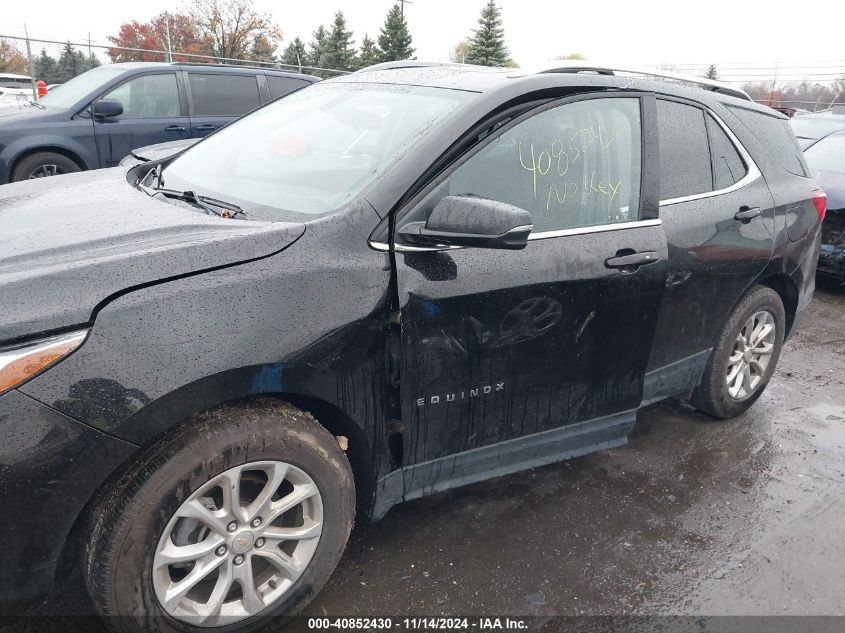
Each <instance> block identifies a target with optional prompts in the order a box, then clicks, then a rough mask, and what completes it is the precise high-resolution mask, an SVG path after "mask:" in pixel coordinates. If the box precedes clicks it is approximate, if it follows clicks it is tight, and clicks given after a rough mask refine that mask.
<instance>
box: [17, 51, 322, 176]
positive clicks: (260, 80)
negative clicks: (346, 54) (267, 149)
mask: <svg viewBox="0 0 845 633" xmlns="http://www.w3.org/2000/svg"><path fill="white" fill-rule="evenodd" d="M315 81H319V79H318V78H317V77H312V76H310V75H300V74H298V73H291V72H284V71H280V70H273V69H261V68H250V67H242V66H219V65H202V64H164V63H152V62H134V63H125V64H110V65H108V66H100V67H99V68H95V69H93V70H89V71H88V72H86V73H83V74H81V75H79V76H78V77H74V78H73V79H71V80H70V81H68V82H67V83H65V84H62V86H61V88H60V89H57V90H56V91H55V92H51V93H50V94H48V95H47V96H46V97H44V98H42V99H41V100H39V101H38V102H32V101H29V102H26V103H24V104H22V105H21V106H19V107H10V108H3V109H2V110H0V184H4V183H7V182H17V181H19V180H27V179H29V178H42V177H44V176H55V175H58V174H66V173H71V172H76V171H81V170H83V169H96V168H98V167H114V166H115V165H117V164H118V162H119V161H120V160H121V159H122V158H123V157H125V156H127V155H128V154H129V153H130V152H131V151H132V150H133V149H136V148H139V147H143V146H145V145H152V144H154V143H164V142H168V141H178V140H180V139H192V138H199V137H203V136H206V135H208V134H210V133H211V132H213V131H214V130H216V129H218V128H220V127H222V126H224V125H226V124H227V123H229V122H230V121H233V120H234V119H235V118H237V117H239V116H241V115H243V114H246V113H247V112H249V111H250V110H254V109H255V108H257V107H259V106H261V105H262V104H265V103H267V102H269V101H271V100H272V99H276V98H278V97H281V96H284V95H286V94H289V93H291V92H293V91H294V90H298V89H299V88H302V87H304V86H308V85H310V84H312V83H314V82H315Z"/></svg>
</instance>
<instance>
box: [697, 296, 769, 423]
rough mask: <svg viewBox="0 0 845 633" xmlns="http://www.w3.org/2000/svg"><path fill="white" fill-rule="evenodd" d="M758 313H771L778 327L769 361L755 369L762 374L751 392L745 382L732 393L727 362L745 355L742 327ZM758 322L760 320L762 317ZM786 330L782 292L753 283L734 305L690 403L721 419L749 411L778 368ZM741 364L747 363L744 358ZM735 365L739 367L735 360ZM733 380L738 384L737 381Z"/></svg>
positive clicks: (764, 318) (758, 373)
mask: <svg viewBox="0 0 845 633" xmlns="http://www.w3.org/2000/svg"><path fill="white" fill-rule="evenodd" d="M759 314H768V315H770V316H771V320H772V322H773V323H774V328H775V329H774V332H773V334H772V335H771V337H770V342H771V345H772V349H771V353H770V354H767V355H766V356H768V357H769V360H768V362H767V363H766V366H765V369H764V371H762V372H759V371H757V373H756V374H755V373H753V371H752V374H751V375H752V376H755V375H756V376H759V381H758V382H757V383H756V385H755V386H754V388H753V389H751V390H750V393H749V391H748V390H747V389H746V387H745V386H743V387H742V388H741V391H740V393H739V394H737V396H734V395H732V393H731V390H732V389H733V388H734V387H732V386H731V387H729V385H728V378H729V374H728V369H729V367H728V366H729V363H730V362H731V360H732V357H733V358H734V359H736V358H737V357H739V356H742V353H741V352H738V351H737V350H736V349H735V346H736V345H740V343H739V342H738V337H739V335H740V333H741V332H742V331H743V328H745V327H746V325H747V324H748V323H749V320H750V319H751V318H752V317H755V316H756V315H759ZM766 318H767V317H765V316H763V317H762V320H766ZM757 323H761V321H758V322H757ZM758 327H759V325H758ZM747 331H748V330H747V329H746V332H747ZM785 332H786V314H785V312H784V309H783V302H782V301H781V298H780V295H778V293H777V292H775V291H774V290H772V289H771V288H767V287H765V286H754V287H753V288H752V289H751V290H750V291H749V292H748V293H747V294H746V295H745V296H744V297H743V298H742V299H741V300H740V301H739V303H738V304H737V305H736V306H735V307H734V309H733V310H732V311H731V313H730V315H729V316H728V319H727V321H726V322H725V325H724V327H722V330H721V332H720V333H719V336H718V338H717V340H716V345H715V346H714V348H713V352H712V353H711V354H710V358H709V360H708V361H707V365H706V366H705V369H704V375H703V376H702V379H701V383H700V384H699V386H698V387H697V388H696V390H695V391H694V392H693V395H692V398H691V399H690V402H691V404H692V405H693V406H694V407H695V408H696V409H698V410H699V411H703V412H704V413H708V414H710V415H712V416H713V417H716V418H721V419H726V418H732V417H735V416H737V415H739V414H741V413H743V412H744V411H746V410H747V409H748V408H749V407H751V405H753V404H754V403H755V402H756V401H757V398H759V397H760V394H762V393H763V390H764V389H765V388H766V385H767V384H768V383H769V379H770V378H771V377H772V374H773V373H774V371H775V367H776V365H777V361H778V358H780V352H781V349H782V347H783V338H784V333H785ZM753 356H754V354H751V357H753ZM760 358H762V356H761V357H760ZM740 365H743V366H744V361H743V363H740ZM733 366H734V367H736V363H734V365H733ZM758 369H759V365H758ZM740 382H743V384H744V381H742V380H741V381H740ZM733 384H734V385H735V384H736V383H733Z"/></svg>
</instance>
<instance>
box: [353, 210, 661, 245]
mask: <svg viewBox="0 0 845 633" xmlns="http://www.w3.org/2000/svg"><path fill="white" fill-rule="evenodd" d="M661 224H663V221H662V220H661V219H660V218H652V219H649V220H631V221H630V222H614V223H612V224H596V225H595V226H581V227H577V228H572V229H557V230H554V231H539V232H537V233H531V234H530V235H529V236H528V241H529V242H533V241H534V240H546V239H549V238H553V237H568V236H572V235H588V234H590V233H605V232H607V231H621V230H622V229H639V228H644V227H648V226H660V225H661ZM518 228H523V227H518ZM514 230H516V229H514ZM369 245H370V248H373V249H374V250H377V251H387V250H388V245H387V244H385V243H384V242H373V241H372V240H371V241H370V242H369ZM460 248H467V247H465V246H406V245H405V244H396V246H395V250H396V252H397V253H420V252H430V251H450V250H455V249H460Z"/></svg>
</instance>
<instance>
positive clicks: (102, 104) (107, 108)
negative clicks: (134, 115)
mask: <svg viewBox="0 0 845 633" xmlns="http://www.w3.org/2000/svg"><path fill="white" fill-rule="evenodd" d="M91 111H92V113H93V114H94V116H95V117H97V118H98V119H105V118H107V117H111V116H120V115H121V114H123V104H122V103H121V102H120V101H118V100H117V99H100V100H99V101H95V102H94V106H93V107H92V108H91Z"/></svg>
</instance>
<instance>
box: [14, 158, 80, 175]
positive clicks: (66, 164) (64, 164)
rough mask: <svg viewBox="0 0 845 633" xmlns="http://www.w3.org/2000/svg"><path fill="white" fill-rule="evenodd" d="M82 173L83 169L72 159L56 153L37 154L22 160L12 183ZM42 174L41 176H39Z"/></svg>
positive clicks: (17, 166)
mask: <svg viewBox="0 0 845 633" xmlns="http://www.w3.org/2000/svg"><path fill="white" fill-rule="evenodd" d="M77 171H82V168H81V167H80V166H79V165H78V164H77V163H76V162H75V161H74V160H72V159H70V158H68V157H67V156H65V155H63V154H57V153H56V152H36V153H35V154H30V155H29V156H25V157H24V158H22V159H21V160H20V161H19V162H18V164H17V165H16V166H15V169H14V171H13V172H12V182H19V181H21V180H28V179H30V178H42V177H44V176H58V175H60V174H72V173H75V172H77ZM50 172H55V173H50ZM39 173H41V175H37V174H39Z"/></svg>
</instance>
